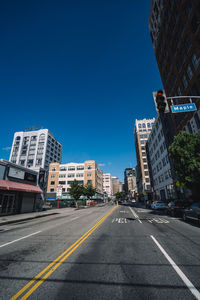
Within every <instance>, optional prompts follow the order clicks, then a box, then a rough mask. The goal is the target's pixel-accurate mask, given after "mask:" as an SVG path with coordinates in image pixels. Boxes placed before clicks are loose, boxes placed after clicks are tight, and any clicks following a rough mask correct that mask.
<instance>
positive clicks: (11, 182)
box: [0, 160, 43, 216]
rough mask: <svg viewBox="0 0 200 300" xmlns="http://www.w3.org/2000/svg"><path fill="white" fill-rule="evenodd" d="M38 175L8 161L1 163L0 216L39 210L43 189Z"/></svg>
mask: <svg viewBox="0 0 200 300" xmlns="http://www.w3.org/2000/svg"><path fill="white" fill-rule="evenodd" d="M38 178H39V176H38V173H37V172H35V171H32V170H29V169H27V168H22V167H20V166H18V165H15V164H13V163H10V162H8V161H4V160H1V161H0V216H1V215H9V214H18V213H25V212H32V211H35V210H36V209H38V207H39V204H40V202H41V195H42V194H43V191H42V189H41V188H40V187H39V186H37V182H38Z"/></svg>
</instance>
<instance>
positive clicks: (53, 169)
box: [51, 165, 92, 172]
mask: <svg viewBox="0 0 200 300" xmlns="http://www.w3.org/2000/svg"><path fill="white" fill-rule="evenodd" d="M91 169H92V166H90V165H88V166H87V170H91ZM80 170H84V166H77V167H75V166H70V167H60V169H59V171H80ZM51 171H53V172H54V171H56V167H52V168H51Z"/></svg>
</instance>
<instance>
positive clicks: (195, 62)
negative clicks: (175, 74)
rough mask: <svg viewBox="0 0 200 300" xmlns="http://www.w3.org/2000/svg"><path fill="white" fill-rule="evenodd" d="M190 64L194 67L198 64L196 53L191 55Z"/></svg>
mask: <svg viewBox="0 0 200 300" xmlns="http://www.w3.org/2000/svg"><path fill="white" fill-rule="evenodd" d="M192 64H193V66H194V68H195V69H197V67H198V65H199V59H198V58H197V56H196V54H193V55H192Z"/></svg>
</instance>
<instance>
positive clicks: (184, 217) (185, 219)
mask: <svg viewBox="0 0 200 300" xmlns="http://www.w3.org/2000/svg"><path fill="white" fill-rule="evenodd" d="M183 220H184V221H185V222H186V221H187V218H186V214H183Z"/></svg>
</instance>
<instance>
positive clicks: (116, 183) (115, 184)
mask: <svg viewBox="0 0 200 300" xmlns="http://www.w3.org/2000/svg"><path fill="white" fill-rule="evenodd" d="M112 186H113V195H115V194H116V193H118V192H119V179H118V178H117V177H115V176H112Z"/></svg>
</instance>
